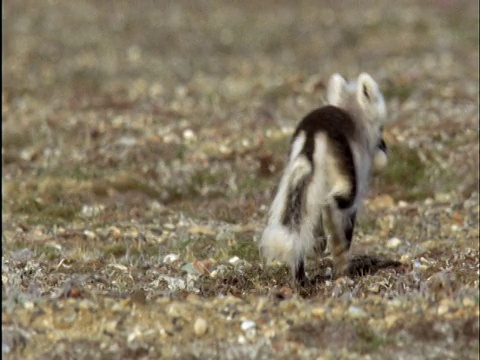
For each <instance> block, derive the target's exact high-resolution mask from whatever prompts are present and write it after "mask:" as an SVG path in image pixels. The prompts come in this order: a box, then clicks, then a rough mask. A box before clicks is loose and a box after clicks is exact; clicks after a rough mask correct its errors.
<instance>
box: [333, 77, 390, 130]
mask: <svg viewBox="0 0 480 360" xmlns="http://www.w3.org/2000/svg"><path fill="white" fill-rule="evenodd" d="M327 101H328V103H329V104H330V105H334V106H338V107H339V108H342V109H345V110H347V111H349V112H351V113H352V115H355V116H359V117H361V118H362V119H364V120H367V121H368V122H369V124H370V125H371V126H372V127H373V128H374V129H376V130H378V131H380V130H381V128H382V126H383V124H384V123H385V122H386V120H387V110H386V106H385V100H384V99H383V95H382V92H381V91H380V89H379V87H378V84H377V83H376V82H375V80H373V78H372V77H371V76H370V75H369V74H367V73H361V74H360V75H359V76H358V79H357V80H356V81H352V82H349V83H347V82H346V81H345V79H344V78H343V77H342V76H341V75H340V74H337V73H336V74H333V75H332V76H331V77H330V80H329V82H328V88H327Z"/></svg>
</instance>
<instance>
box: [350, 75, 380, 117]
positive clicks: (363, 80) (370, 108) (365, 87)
mask: <svg viewBox="0 0 480 360" xmlns="http://www.w3.org/2000/svg"><path fill="white" fill-rule="evenodd" d="M356 96H357V101H358V103H359V104H360V106H361V107H362V108H363V110H364V111H365V112H366V113H368V114H370V116H373V117H377V118H379V119H380V120H384V119H385V117H386V109H385V100H384V99H383V95H382V93H381V91H380V89H379V88H378V84H377V83H376V82H375V80H373V78H372V77H371V76H370V75H368V74H367V73H361V74H360V76H359V77H358V81H357V94H356Z"/></svg>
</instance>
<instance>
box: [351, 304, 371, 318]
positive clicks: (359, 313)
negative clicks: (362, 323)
mask: <svg viewBox="0 0 480 360" xmlns="http://www.w3.org/2000/svg"><path fill="white" fill-rule="evenodd" d="M348 314H349V315H350V316H351V317H352V318H356V319H359V318H364V317H367V316H368V314H367V313H366V312H365V310H363V309H362V308H360V307H358V306H355V305H350V307H349V308H348Z"/></svg>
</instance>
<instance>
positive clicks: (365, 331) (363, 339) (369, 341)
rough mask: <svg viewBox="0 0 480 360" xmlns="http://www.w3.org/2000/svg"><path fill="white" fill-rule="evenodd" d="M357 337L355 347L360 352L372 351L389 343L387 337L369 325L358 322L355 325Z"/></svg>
mask: <svg viewBox="0 0 480 360" xmlns="http://www.w3.org/2000/svg"><path fill="white" fill-rule="evenodd" d="M355 333H356V335H357V337H358V340H357V342H356V343H355V346H354V347H355V348H356V350H357V351H359V352H361V353H372V352H375V351H378V350H380V349H381V348H382V347H383V346H385V345H387V344H388V343H390V341H389V339H388V338H387V337H386V336H384V335H381V334H379V333H378V332H376V331H375V330H373V329H372V328H371V327H370V326H368V325H365V324H362V323H359V324H356V326H355Z"/></svg>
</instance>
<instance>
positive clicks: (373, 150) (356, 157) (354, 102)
mask: <svg viewBox="0 0 480 360" xmlns="http://www.w3.org/2000/svg"><path fill="white" fill-rule="evenodd" d="M327 101H328V103H329V105H326V106H323V107H321V108H319V109H316V110H314V111H312V112H311V113H309V114H308V115H306V116H305V117H304V118H303V119H302V121H301V122H300V124H299V125H298V126H297V128H296V130H295V132H294V134H293V136H292V140H291V145H290V152H289V157H288V161H287V164H286V167H285V170H284V173H283V175H282V178H281V180H280V184H279V187H278V190H277V193H276V195H275V198H274V200H273V203H272V205H271V208H270V211H269V219H268V223H267V226H266V228H265V230H264V232H263V234H262V237H261V239H260V249H261V252H262V254H263V256H264V257H265V258H266V259H267V261H272V260H277V261H282V262H286V263H288V264H289V265H290V267H291V271H292V275H293V279H294V281H295V282H296V283H299V284H301V285H304V284H305V282H306V274H305V256H306V255H307V254H309V253H310V252H312V250H316V251H318V250H319V249H320V250H322V251H323V249H324V248H325V245H326V244H325V236H324V227H325V230H327V232H328V234H329V235H330V236H329V239H330V252H331V254H332V257H333V262H334V274H335V275H336V276H338V275H342V274H345V273H346V272H347V269H348V263H349V257H350V256H349V255H350V251H349V250H350V245H351V242H352V237H353V230H354V226H355V217H356V212H357V208H358V207H359V205H360V204H361V202H362V199H363V197H364V195H365V193H366V191H367V188H368V183H369V178H370V174H371V171H372V170H374V169H377V170H380V169H381V168H383V167H384V166H385V165H386V162H387V157H386V147H385V142H384V141H383V138H382V131H383V124H384V123H385V121H386V106H385V101H384V99H383V95H382V93H381V91H380V89H379V87H378V85H377V83H376V82H375V80H373V79H372V77H371V76H370V75H368V74H367V73H362V74H360V75H359V77H358V79H357V81H355V82H351V83H347V82H346V81H345V79H343V77H342V76H340V75H339V74H334V75H332V77H331V78H330V80H329V84H328V88H327Z"/></svg>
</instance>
